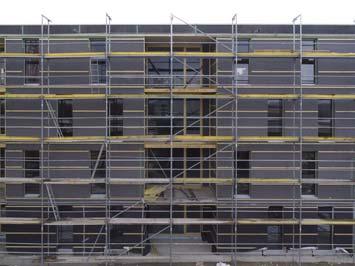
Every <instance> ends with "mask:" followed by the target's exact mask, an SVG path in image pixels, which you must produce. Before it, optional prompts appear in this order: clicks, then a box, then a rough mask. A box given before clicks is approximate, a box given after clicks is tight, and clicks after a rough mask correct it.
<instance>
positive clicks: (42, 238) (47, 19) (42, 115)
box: [40, 15, 51, 265]
mask: <svg viewBox="0 0 355 266" xmlns="http://www.w3.org/2000/svg"><path fill="white" fill-rule="evenodd" d="M45 21H47V25H48V27H47V30H49V23H50V22H51V20H50V19H49V18H47V17H46V16H44V15H41V40H40V53H41V62H40V69H41V74H40V75H41V81H40V84H41V144H40V146H41V147H40V150H41V151H40V157H41V158H40V174H41V265H44V218H45V217H44V213H43V211H44V207H45V206H44V158H43V157H44V76H43V72H44V49H43V48H44V47H43V46H44V42H43V38H44V22H45Z"/></svg>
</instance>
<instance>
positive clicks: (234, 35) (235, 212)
mask: <svg viewBox="0 0 355 266" xmlns="http://www.w3.org/2000/svg"><path fill="white" fill-rule="evenodd" d="M232 45H233V47H232V49H233V53H234V59H233V92H234V97H235V98H234V127H233V131H234V156H235V158H237V153H238V16H237V14H235V15H234V16H233V18H232ZM233 166H234V171H233V172H234V177H233V191H234V193H233V197H234V206H233V208H232V211H233V221H234V229H233V231H234V234H233V235H234V240H233V242H234V248H233V262H234V265H235V266H237V264H238V262H237V259H238V257H237V255H238V254H237V248H238V242H237V241H238V237H237V233H238V232H237V231H238V226H237V225H238V223H237V222H238V220H237V219H238V195H237V194H238V182H237V178H238V174H237V170H238V169H237V167H238V166H237V163H236V162H233Z"/></svg>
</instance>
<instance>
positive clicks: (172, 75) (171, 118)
mask: <svg viewBox="0 0 355 266" xmlns="http://www.w3.org/2000/svg"><path fill="white" fill-rule="evenodd" d="M173 22H174V15H173V14H171V16H170V158H169V163H170V168H169V174H170V178H169V190H170V200H169V218H170V223H169V263H170V265H173V200H174V195H173V194H174V188H173V178H174V173H173V162H174V159H173V156H174V154H173V140H174V130H173V126H174V120H173V119H174V108H173V103H174V102H173V89H174V65H173V64H174V46H173V45H174V39H173V38H174V37H173V33H174V29H173V27H174V25H173Z"/></svg>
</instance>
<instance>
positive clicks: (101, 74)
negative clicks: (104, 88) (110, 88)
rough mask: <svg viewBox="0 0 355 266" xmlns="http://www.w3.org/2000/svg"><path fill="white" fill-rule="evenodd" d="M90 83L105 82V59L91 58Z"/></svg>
mask: <svg viewBox="0 0 355 266" xmlns="http://www.w3.org/2000/svg"><path fill="white" fill-rule="evenodd" d="M91 83H92V84H105V83H106V60H105V59H92V60H91Z"/></svg>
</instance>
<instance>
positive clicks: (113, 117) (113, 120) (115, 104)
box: [108, 99, 123, 136]
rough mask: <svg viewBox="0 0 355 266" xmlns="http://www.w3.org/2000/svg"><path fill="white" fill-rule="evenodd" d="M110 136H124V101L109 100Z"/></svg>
mask: <svg viewBox="0 0 355 266" xmlns="http://www.w3.org/2000/svg"><path fill="white" fill-rule="evenodd" d="M108 108H109V111H108V113H109V114H110V115H109V116H110V117H109V119H110V136H122V135H123V118H122V116H123V100H122V99H109V102H108Z"/></svg>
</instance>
